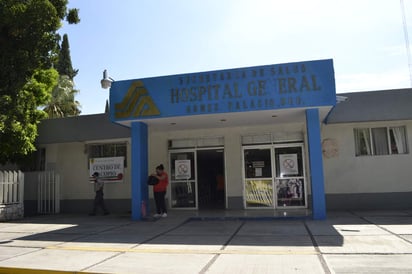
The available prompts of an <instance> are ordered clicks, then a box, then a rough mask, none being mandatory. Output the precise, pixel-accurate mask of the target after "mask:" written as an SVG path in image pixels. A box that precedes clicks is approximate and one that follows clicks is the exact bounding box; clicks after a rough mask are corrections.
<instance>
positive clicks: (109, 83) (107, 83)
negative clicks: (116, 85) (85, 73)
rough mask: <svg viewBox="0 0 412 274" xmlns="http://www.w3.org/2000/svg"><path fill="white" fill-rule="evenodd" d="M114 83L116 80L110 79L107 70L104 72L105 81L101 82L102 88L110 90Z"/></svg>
mask: <svg viewBox="0 0 412 274" xmlns="http://www.w3.org/2000/svg"><path fill="white" fill-rule="evenodd" d="M112 82H114V79H113V78H111V77H109V75H108V73H107V69H105V70H104V71H103V79H102V80H101V81H100V84H101V85H102V88H104V89H108V88H110V87H111V86H112Z"/></svg>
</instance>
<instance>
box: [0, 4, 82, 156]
mask: <svg viewBox="0 0 412 274" xmlns="http://www.w3.org/2000/svg"><path fill="white" fill-rule="evenodd" d="M67 2H68V1H67V0H25V1H21V0H1V1H0V68H1V69H0V83H1V84H0V163H5V162H7V161H9V162H16V161H17V160H18V159H19V158H21V157H22V156H24V155H27V154H29V153H30V152H32V151H33V150H35V147H34V145H33V143H34V141H35V138H36V136H37V124H38V123H39V121H40V119H41V118H43V117H44V116H45V115H44V113H42V111H41V110H39V109H38V107H39V106H41V105H44V104H45V103H46V102H47V100H48V99H49V98H50V93H51V90H52V88H53V87H54V86H55V85H56V83H57V79H58V73H57V72H56V70H54V69H51V64H52V60H53V56H55V55H56V52H57V49H58V42H59V35H58V33H57V30H58V29H59V28H60V27H61V21H62V20H64V19H66V20H68V22H69V23H77V22H79V18H78V10H76V9H72V10H68V9H67Z"/></svg>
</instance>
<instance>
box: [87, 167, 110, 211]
mask: <svg viewBox="0 0 412 274" xmlns="http://www.w3.org/2000/svg"><path fill="white" fill-rule="evenodd" d="M92 177H93V181H94V191H95V193H96V196H95V197H94V204H93V211H92V213H90V214H89V215H90V216H95V215H96V213H97V208H99V207H100V208H101V209H102V210H103V214H104V215H108V214H109V211H108V210H107V208H106V205H105V204H104V199H103V196H104V194H103V188H104V182H103V181H102V180H101V179H100V178H99V172H95V173H93V175H92Z"/></svg>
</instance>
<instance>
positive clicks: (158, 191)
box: [151, 164, 169, 218]
mask: <svg viewBox="0 0 412 274" xmlns="http://www.w3.org/2000/svg"><path fill="white" fill-rule="evenodd" d="M151 175H152V176H154V177H156V178H157V179H158V180H159V182H158V183H157V184H156V185H154V186H153V196H154V199H155V203H156V214H155V215H154V217H155V218H159V217H163V218H165V217H167V209H166V201H165V196H166V190H167V185H168V184H169V178H168V175H167V173H166V172H165V171H164V167H163V165H162V164H161V165H159V166H157V167H156V173H153V174H151Z"/></svg>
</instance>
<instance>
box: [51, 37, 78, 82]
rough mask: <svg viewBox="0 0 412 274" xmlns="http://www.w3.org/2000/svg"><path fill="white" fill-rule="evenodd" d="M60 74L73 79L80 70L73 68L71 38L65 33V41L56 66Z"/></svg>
mask: <svg viewBox="0 0 412 274" xmlns="http://www.w3.org/2000/svg"><path fill="white" fill-rule="evenodd" d="M56 69H57V71H58V72H59V74H60V75H67V76H69V78H70V79H71V80H73V78H74V77H75V76H76V75H77V73H78V72H79V70H77V69H73V66H72V59H71V57H70V46H69V38H68V37H67V34H65V35H63V41H62V45H61V48H60V52H59V60H58V62H57V66H56Z"/></svg>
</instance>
